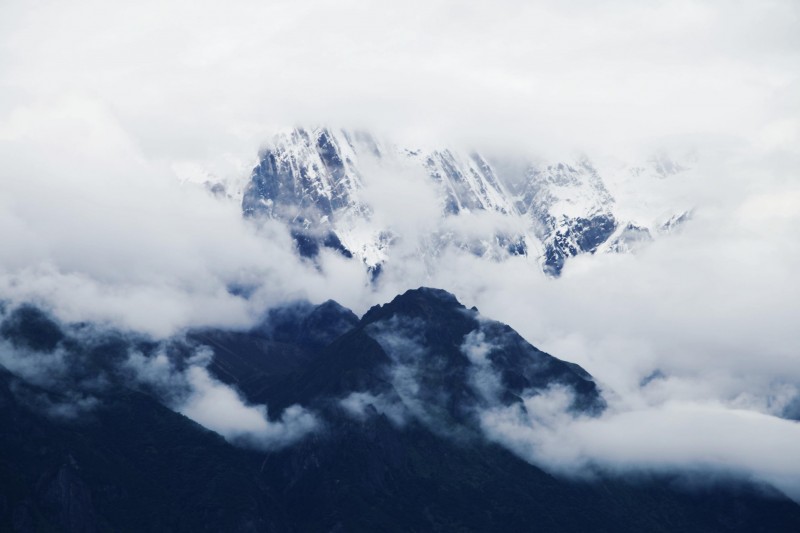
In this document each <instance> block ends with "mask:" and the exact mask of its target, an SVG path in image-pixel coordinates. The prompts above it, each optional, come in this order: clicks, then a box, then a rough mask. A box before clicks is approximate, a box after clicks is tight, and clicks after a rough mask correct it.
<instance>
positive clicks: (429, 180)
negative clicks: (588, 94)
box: [242, 128, 685, 276]
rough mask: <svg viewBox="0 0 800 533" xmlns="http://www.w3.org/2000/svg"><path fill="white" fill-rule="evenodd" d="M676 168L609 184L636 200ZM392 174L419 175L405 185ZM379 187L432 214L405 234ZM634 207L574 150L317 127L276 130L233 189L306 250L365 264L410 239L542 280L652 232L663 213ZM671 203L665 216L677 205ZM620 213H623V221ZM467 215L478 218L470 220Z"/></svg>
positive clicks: (661, 165)
mask: <svg viewBox="0 0 800 533" xmlns="http://www.w3.org/2000/svg"><path fill="white" fill-rule="evenodd" d="M684 171H685V169H684V168H683V167H681V166H679V165H677V164H675V163H672V162H671V161H670V160H669V159H666V158H661V159H653V160H651V161H648V162H646V163H645V166H633V167H627V168H625V169H623V170H622V171H620V172H622V174H624V175H626V176H628V178H626V179H618V176H615V180H614V183H615V185H616V186H617V188H618V189H619V187H622V189H621V192H622V193H624V194H623V197H624V198H625V199H626V201H628V202H629V203H636V204H642V202H639V200H638V198H639V197H640V195H639V196H636V195H631V194H629V192H630V191H631V190H633V191H635V190H636V189H637V188H641V187H645V188H646V186H647V184H648V183H650V182H654V181H655V180H664V179H666V178H671V179H674V175H677V174H680V173H681V172H684ZM404 175H413V176H418V177H422V181H419V180H417V181H415V182H412V181H408V182H405V181H403V179H402V176H404ZM386 183H395V187H398V186H400V185H402V184H403V183H406V185H407V186H409V187H415V188H417V189H419V191H417V192H419V193H420V194H421V195H423V196H426V201H430V202H433V203H435V204H436V205H437V206H438V207H437V208H438V210H439V213H440V217H439V220H438V221H436V222H432V223H431V224H429V227H426V228H425V229H424V230H423V231H421V232H419V234H409V232H408V231H407V230H404V229H403V227H404V226H405V224H403V222H402V221H398V220H396V219H394V220H393V219H392V217H391V216H387V213H386V206H385V205H378V206H376V203H375V201H374V199H375V191H376V190H381V189H383V188H385V186H384V184H386ZM398 184H400V185H398ZM398 201H400V200H398ZM406 207H407V214H405V215H404V216H406V217H409V218H413V217H415V216H416V214H415V206H414V205H407V206H406ZM635 207H636V208H637V209H634V210H633V211H631V210H629V209H628V206H627V205H625V206H620V205H618V201H617V200H616V199H615V197H614V195H612V194H611V192H610V191H609V188H608V184H607V183H606V182H605V181H604V179H603V177H602V176H601V174H600V171H599V170H598V169H597V168H596V167H595V166H594V165H593V164H592V162H590V161H589V160H588V159H587V158H585V157H581V158H578V159H577V160H575V161H574V162H557V163H549V164H548V163H545V164H543V163H540V162H534V161H523V162H522V163H519V162H514V163H513V164H512V163H509V162H507V161H505V160H503V159H496V158H494V159H493V158H490V157H485V156H484V155H481V154H479V153H476V152H459V151H456V150H451V149H409V148H403V147H399V146H396V145H394V144H392V143H390V142H385V141H379V140H377V139H375V138H374V137H372V136H370V135H369V134H367V133H363V132H348V131H340V130H333V129H327V128H318V129H310V130H306V129H295V130H292V131H289V132H285V133H282V134H279V135H277V136H276V137H275V139H274V140H273V142H272V143H271V144H270V145H269V147H268V148H266V149H265V150H264V151H263V152H262V153H261V155H260V162H259V164H258V165H257V166H256V167H255V169H254V170H253V173H252V175H251V178H250V181H249V183H248V184H247V186H246V187H245V189H244V191H243V196H242V209H243V212H244V214H245V216H248V217H260V216H266V217H271V218H274V219H278V220H281V221H283V222H285V223H287V224H288V226H289V227H290V230H291V232H292V234H293V236H294V237H295V240H296V242H297V246H298V250H299V252H300V253H301V254H302V255H304V256H306V257H314V256H316V255H317V254H318V253H319V250H320V249H321V248H325V247H328V248H332V249H335V250H338V251H339V252H341V253H342V254H344V255H346V256H348V257H349V256H352V255H355V256H356V257H358V258H359V259H360V260H363V261H364V262H365V263H366V265H367V266H368V267H370V268H372V269H375V268H376V267H378V266H379V265H381V264H383V263H385V262H387V261H389V260H390V257H392V256H393V250H394V249H396V244H397V243H398V242H399V241H405V242H408V241H411V242H410V244H409V246H411V247H413V248H414V249H415V250H416V251H418V252H420V253H421V254H422V255H423V256H424V257H425V258H428V259H432V260H435V258H436V257H438V256H439V255H440V254H441V253H442V251H443V250H445V249H446V248H447V247H456V248H460V249H463V250H466V251H468V252H471V253H473V254H475V255H479V256H484V257H487V258H490V259H492V260H503V259H504V258H507V257H509V256H513V255H529V256H531V257H532V259H535V260H536V261H538V263H539V264H540V266H541V268H542V269H543V270H544V271H545V272H547V273H548V274H551V275H554V276H557V275H559V274H560V272H561V270H562V268H563V267H564V263H565V261H566V260H568V259H569V258H570V257H573V256H576V255H579V254H585V253H589V254H592V253H595V252H597V251H612V252H620V251H629V250H632V249H634V248H635V246H634V244H635V243H642V242H645V241H646V240H648V239H652V238H653V237H655V236H656V234H657V231H656V230H657V228H658V227H660V225H662V224H663V223H664V220H663V219H664V214H665V213H664V212H663V209H662V208H660V207H659V210H658V211H657V210H655V209H651V210H650V211H642V208H641V207H642V206H641V205H636V206H635ZM667 209H669V207H667ZM672 209H674V210H673V211H672V212H668V213H669V215H668V216H673V217H675V216H679V215H680V214H681V213H684V212H685V209H684V210H680V209H679V207H675V206H673V207H672ZM629 211H631V212H635V213H636V215H635V217H636V218H635V219H631V218H627V219H626V218H624V217H627V216H628V215H627V213H628V212H629ZM476 216H480V217H481V218H479V220H480V222H479V223H476V222H471V223H470V221H471V220H473V219H474V218H475V217H476ZM634 229H635V230H637V231H638V233H637V234H636V235H633V233H632V232H633V230H634ZM631 243H633V244H631ZM398 260H400V259H398Z"/></svg>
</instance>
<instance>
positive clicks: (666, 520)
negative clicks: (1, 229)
mask: <svg viewBox="0 0 800 533" xmlns="http://www.w3.org/2000/svg"><path fill="white" fill-rule="evenodd" d="M0 362H1V363H2V364H3V365H4V366H5V368H0V423H2V425H3V429H4V431H3V432H1V433H0V473H1V474H2V475H0V530H3V531H20V532H29V531H69V532H95V531H234V532H240V531H241V532H251V531H253V532H255V531H298V532H300V531H375V530H381V531H498V530H502V531H509V532H515V531H520V532H521V531H530V530H532V529H535V530H537V531H553V532H555V531H558V532H572V531H574V532H584V531H608V532H611V531H614V532H634V531H636V532H638V531H653V532H667V531H686V532H693V531H698V532H699V531H704V532H707V531H711V532H716V531H719V532H723V531H741V532H744V531H748V532H749V531H770V532H782V531H786V532H789V531H797V530H798V529H800V505H798V504H797V503H795V502H792V501H790V500H788V499H787V498H785V497H784V496H782V495H781V494H779V493H778V492H777V491H775V490H773V489H769V488H765V487H761V486H755V485H752V484H750V483H748V482H745V481H741V482H734V481H727V482H725V483H724V484H716V485H710V486H709V487H707V488H704V489H689V488H686V486H685V484H681V483H680V480H679V479H675V478H673V477H671V476H657V475H650V476H647V477H637V478H635V479H625V478H622V477H619V476H602V475H598V476H596V477H595V478H594V479H592V480H575V479H570V478H564V477H556V476H553V475H552V474H550V473H548V472H547V471H546V470H543V469H542V467H541V466H540V465H535V464H531V463H529V462H526V461H525V460H523V459H522V458H520V457H518V456H517V455H515V454H514V453H513V452H512V451H510V450H508V449H506V448H504V447H503V446H501V445H500V444H498V443H496V442H494V441H493V440H491V439H489V438H487V437H486V435H485V434H484V432H483V429H482V426H481V423H480V416H479V415H480V413H481V412H482V410H484V409H487V408H492V407H496V406H514V405H522V403H521V402H523V401H524V399H525V398H530V397H532V396H536V395H539V394H545V393H546V391H547V390H549V389H551V388H552V387H558V388H559V389H562V390H569V391H571V398H572V399H571V403H570V404H569V405H568V406H567V407H566V408H567V409H568V410H570V411H572V412H574V413H577V414H580V415H581V416H587V417H593V416H598V415H600V414H601V413H602V412H603V411H604V410H605V409H606V406H605V402H604V400H603V396H602V392H601V390H600V388H599V387H598V386H597V384H596V383H595V381H594V379H593V378H592V377H591V376H590V375H589V374H588V373H586V371H585V370H583V369H582V368H580V367H579V366H577V365H575V364H572V363H568V362H566V361H562V360H560V359H557V358H555V357H553V356H551V355H549V354H546V353H544V352H542V351H540V350H538V349H536V348H535V347H534V346H532V345H530V344H529V343H528V342H526V341H525V340H524V339H523V338H522V337H520V336H519V335H518V334H517V333H516V332H515V331H514V330H513V329H511V328H510V327H508V326H507V325H504V324H502V323H499V322H495V321H492V320H490V319H488V318H486V317H484V316H482V315H481V314H480V313H479V312H478V310H476V309H474V308H473V309H468V308H466V307H465V306H463V305H462V304H461V303H459V302H458V300H457V299H456V298H455V296H453V295H452V294H449V293H447V292H444V291H441V290H437V289H429V288H420V289H417V290H412V291H408V292H406V293H404V294H402V295H399V296H397V297H396V298H394V299H393V300H392V301H391V302H388V303H386V304H384V305H379V306H376V307H373V308H372V309H370V310H369V311H368V312H367V313H366V314H365V315H364V316H362V317H360V318H359V317H357V316H355V315H354V314H353V313H352V312H351V311H349V310H347V309H346V308H344V307H342V306H340V305H338V304H336V303H335V302H330V301H329V302H325V303H323V304H321V305H312V304H309V303H307V302H296V303H293V304H289V305H286V306H283V307H281V308H277V309H273V310H271V311H269V312H267V313H266V314H265V316H264V320H263V321H262V322H260V323H259V324H257V325H256V326H255V327H253V328H252V329H248V330H218V329H204V330H195V331H190V332H186V333H185V334H182V335H179V336H176V337H174V338H171V339H166V340H163V341H155V340H152V339H148V338H145V337H142V336H140V335H136V334H133V333H130V332H120V331H114V330H109V329H107V328H104V327H102V326H99V325H93V324H85V323H82V324H62V323H60V322H58V321H56V320H55V319H53V317H52V316H50V315H49V314H48V313H46V312H44V311H42V310H40V309H38V308H36V307H34V306H30V305H23V306H11V305H9V306H6V307H5V308H4V309H2V311H0ZM135 369H138V371H134V370H135ZM201 369H205V370H207V371H208V372H209V379H210V380H212V382H214V381H213V380H217V381H215V382H214V383H217V385H214V388H213V390H214V391H217V392H218V391H219V387H220V386H221V385H219V384H220V383H226V384H229V385H231V386H233V387H234V388H233V389H229V390H235V391H236V393H237V394H240V395H241V397H242V398H244V399H246V401H247V402H248V403H249V405H261V404H266V405H268V406H269V418H270V419H271V420H273V421H278V420H279V419H281V418H282V416H283V415H282V414H281V413H286V412H287V411H288V410H289V408H290V407H291V406H302V408H303V409H306V410H307V411H308V412H310V413H313V415H314V416H315V417H316V419H317V420H319V424H318V425H317V426H315V428H314V429H313V431H310V432H307V433H305V434H304V435H303V436H302V437H301V438H299V439H296V440H293V441H291V442H288V441H287V442H282V443H280V445H275V446H268V447H267V448H262V447H258V446H253V443H252V442H250V441H241V440H237V439H236V438H233V437H229V439H228V440H225V439H223V438H222V437H220V436H219V435H217V434H216V433H214V432H212V431H209V430H208V429H206V428H204V427H202V426H201V425H199V424H198V423H196V422H194V421H192V420H190V419H189V418H187V417H186V416H184V415H182V414H180V413H178V412H176V411H175V408H176V406H178V405H181V401H182V400H181V398H184V397H185V395H186V393H187V391H185V390H183V389H184V388H185V387H187V386H189V385H191V382H186V381H183V380H181V379H180V378H181V376H185V375H187V373H188V375H190V376H191V375H193V374H192V373H193V372H194V371H197V370H201ZM214 398H215V399H217V400H220V401H221V400H224V399H225V398H226V396H225V395H219V394H217V395H216V396H214ZM224 415H225V416H226V417H228V418H233V417H235V416H236V415H235V414H234V413H233V412H226V413H224Z"/></svg>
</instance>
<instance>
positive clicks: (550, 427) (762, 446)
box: [481, 387, 800, 500]
mask: <svg viewBox="0 0 800 533" xmlns="http://www.w3.org/2000/svg"><path fill="white" fill-rule="evenodd" d="M570 402H571V397H570V391H569V390H567V389H564V388H558V387H554V388H552V389H551V390H549V391H548V392H547V393H546V394H541V395H535V396H530V397H527V398H525V400H524V408H523V407H522V406H520V405H517V404H515V405H512V406H509V407H497V408H493V409H489V410H486V411H484V412H482V413H481V424H482V426H483V428H484V429H485V431H486V433H487V435H488V436H489V437H490V438H491V439H492V440H495V441H497V442H499V443H501V444H504V445H506V446H508V447H509V448H510V449H512V450H514V451H515V452H516V453H518V454H519V455H520V456H522V457H523V458H525V459H527V460H529V461H531V462H533V463H535V464H537V465H539V466H541V467H543V468H545V469H548V470H550V471H554V472H556V473H559V474H562V475H568V476H579V477H586V476H589V477H591V476H592V475H594V474H596V473H600V472H602V473H606V474H608V473H611V474H614V475H630V474H641V473H658V474H670V475H674V474H676V473H678V474H681V473H682V474H683V475H684V476H687V477H690V478H691V479H694V480H695V481H694V482H695V484H697V483H698V482H699V483H702V480H703V479H706V480H708V481H709V482H711V481H712V480H713V479H714V478H713V476H709V472H711V473H716V474H717V475H720V476H729V477H737V478H739V479H744V480H748V481H756V482H758V483H768V484H771V485H773V486H774V487H776V488H778V489H779V490H781V491H783V492H784V493H785V494H787V495H788V496H790V497H792V498H794V499H795V500H800V468H798V467H797V465H798V464H800V456H799V454H798V451H797V450H796V447H794V446H793V445H792V443H793V442H796V439H797V438H798V437H800V424H798V423H796V422H792V421H788V420H783V419H780V418H776V417H773V416H768V415H764V414H761V413H756V412H753V411H749V410H739V409H731V408H730V407H728V406H724V405H720V404H716V403H698V402H695V403H687V402H668V403H665V404H663V405H661V406H658V407H656V408H652V409H636V410H626V411H613V410H612V411H610V412H608V413H606V414H604V415H602V416H600V417H599V418H588V417H580V416H577V417H576V416H575V415H569V414H567V407H568V406H569V404H570ZM698 472H705V474H702V475H699V476H698V475H697V473H698Z"/></svg>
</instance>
